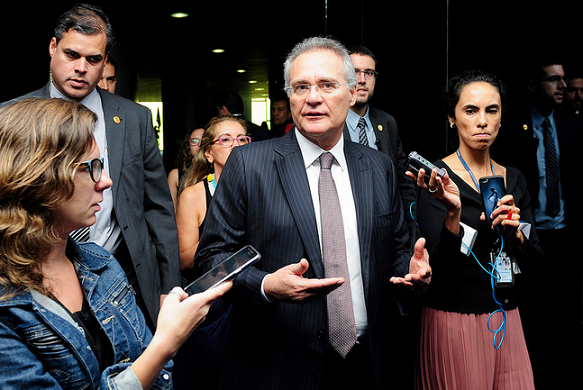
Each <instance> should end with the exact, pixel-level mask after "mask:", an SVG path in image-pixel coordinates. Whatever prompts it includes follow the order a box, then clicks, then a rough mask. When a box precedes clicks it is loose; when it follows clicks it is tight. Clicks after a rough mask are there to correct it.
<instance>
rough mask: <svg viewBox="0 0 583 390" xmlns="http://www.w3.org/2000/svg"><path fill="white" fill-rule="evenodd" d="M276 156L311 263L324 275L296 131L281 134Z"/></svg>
mask: <svg viewBox="0 0 583 390" xmlns="http://www.w3.org/2000/svg"><path fill="white" fill-rule="evenodd" d="M274 159H275V166H276V169H277V173H278V175H279V178H280V181H281V186H282V188H283V192H284V194H285V198H286V200H287V203H288V204H289V207H290V209H291V212H292V215H293V218H294V220H295V222H296V226H297V227H298V230H299V232H300V237H301V238H302V241H303V243H304V247H305V248H306V252H307V256H308V259H309V261H310V267H312V269H313V270H314V272H315V274H316V277H318V278H323V277H324V268H323V265H322V255H321V252H320V240H319V237H318V229H317V226H316V220H315V212H314V205H313V203H312V196H311V194H310V187H309V184H308V178H307V175H306V169H305V167H304V160H303V157H302V153H301V151H300V147H299V145H298V143H297V140H296V137H295V132H289V133H288V134H286V135H285V136H283V137H282V138H281V142H280V143H279V144H278V145H277V146H276V147H275V156H274Z"/></svg>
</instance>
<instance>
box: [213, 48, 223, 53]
mask: <svg viewBox="0 0 583 390" xmlns="http://www.w3.org/2000/svg"><path fill="white" fill-rule="evenodd" d="M224 52H225V49H214V50H213V53H224Z"/></svg>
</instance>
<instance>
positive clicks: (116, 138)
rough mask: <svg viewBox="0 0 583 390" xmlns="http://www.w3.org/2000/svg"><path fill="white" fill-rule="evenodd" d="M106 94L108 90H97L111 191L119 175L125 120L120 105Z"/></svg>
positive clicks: (115, 188) (114, 188) (117, 181)
mask: <svg viewBox="0 0 583 390" xmlns="http://www.w3.org/2000/svg"><path fill="white" fill-rule="evenodd" d="M108 94H109V92H103V91H101V90H99V95H100V96H101V102H102V106H103V119H104V121H105V136H106V138H107V150H108V157H109V176H110V178H111V180H112V181H113V191H115V192H117V183H119V178H120V176H121V167H122V159H123V146H124V139H125V131H126V123H127V121H126V117H125V115H124V113H123V112H122V111H120V106H119V105H117V104H115V103H114V101H113V99H110V97H109V96H108Z"/></svg>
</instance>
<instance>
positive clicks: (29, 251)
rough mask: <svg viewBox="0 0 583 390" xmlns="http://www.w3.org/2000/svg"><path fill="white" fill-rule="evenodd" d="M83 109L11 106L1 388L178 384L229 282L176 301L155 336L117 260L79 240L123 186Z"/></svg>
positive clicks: (2, 190)
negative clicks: (185, 350)
mask: <svg viewBox="0 0 583 390" xmlns="http://www.w3.org/2000/svg"><path fill="white" fill-rule="evenodd" d="M96 120H97V116H96V115H95V114H94V113H93V112H92V111H90V110H89V109H87V108H85V107H84V106H82V105H81V104H79V103H76V102H72V101H66V100H62V99H27V100H22V101H19V102H16V103H13V104H11V105H9V106H6V107H4V108H2V109H0V150H2V153H0V345H2V348H0V367H2V368H1V369H0V383H2V387H3V388H35V389H36V388H43V389H49V388H51V389H52V388H91V389H97V388H102V389H104V388H124V389H134V388H135V389H138V388H140V389H141V388H156V389H169V388H171V387H172V376H171V369H172V362H171V361H170V359H171V358H172V357H173V356H174V354H176V351H177V350H178V348H179V347H180V345H181V344H182V343H183V342H184V340H186V339H187V338H188V336H189V335H190V333H191V332H192V331H193V330H194V328H195V327H196V326H197V325H198V324H199V323H200V322H201V321H202V320H203V318H204V317H205V315H206V314H207V312H208V309H209V307H210V305H211V304H212V302H213V301H214V300H215V299H216V298H218V297H219V296H220V295H222V294H223V293H224V292H225V291H226V290H228V289H229V288H230V284H225V285H222V286H219V287H217V288H216V289H212V290H209V291H207V292H205V293H202V294H197V295H194V296H192V297H188V296H187V294H186V293H185V292H184V291H183V290H182V289H180V288H179V287H177V288H175V289H173V290H172V291H171V292H170V294H169V295H168V296H167V298H166V299H165V301H164V303H163V305H162V308H161V311H160V316H159V318H158V325H157V331H156V333H155V335H154V336H152V334H151V333H150V331H149V329H148V327H147V326H146V323H145V321H144V317H143V314H142V313H141V311H140V309H139V308H138V306H137V305H136V301H135V298H134V293H133V289H132V287H131V285H130V284H129V283H128V281H127V279H126V276H125V274H124V272H123V270H122V268H121V267H120V265H119V264H118V263H117V261H116V260H115V258H114V257H113V256H112V255H111V254H110V253H109V252H107V251H106V250H104V249H103V248H101V247H100V246H98V245H96V244H93V243H82V244H77V243H75V242H74V241H73V240H72V239H71V238H69V233H71V232H73V231H75V230H78V229H81V228H84V227H87V226H89V225H91V224H93V223H94V222H95V219H96V217H95V214H96V213H97V212H98V211H99V210H100V206H99V203H100V202H101V201H102V199H103V191H104V190H105V189H107V188H109V187H110V186H111V184H112V182H111V179H110V178H109V177H108V176H107V174H106V173H105V172H104V171H103V159H101V158H100V152H99V148H98V147H97V145H96V143H95V140H94V138H93V128H94V126H95V122H96Z"/></svg>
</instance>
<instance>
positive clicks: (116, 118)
mask: <svg viewBox="0 0 583 390" xmlns="http://www.w3.org/2000/svg"><path fill="white" fill-rule="evenodd" d="M113 121H114V122H115V124H116V125H119V123H120V122H121V119H119V116H114V117H113Z"/></svg>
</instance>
